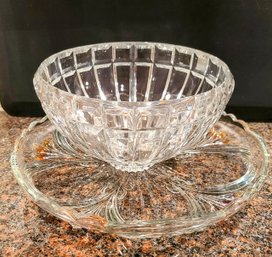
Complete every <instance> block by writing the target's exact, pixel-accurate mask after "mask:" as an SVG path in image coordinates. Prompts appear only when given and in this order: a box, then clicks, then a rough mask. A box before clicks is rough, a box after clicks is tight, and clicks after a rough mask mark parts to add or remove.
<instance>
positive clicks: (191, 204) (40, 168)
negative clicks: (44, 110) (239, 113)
mask: <svg viewBox="0 0 272 257" xmlns="http://www.w3.org/2000/svg"><path fill="white" fill-rule="evenodd" d="M200 145H201V147H197V148H194V149H191V150H188V151H185V152H184V153H183V154H182V155H179V156H177V157H176V158H172V159H170V160H167V161H164V162H162V163H158V164H155V165H154V166H152V167H151V168H149V169H147V170H145V171H140V172H127V171H121V170H117V169H115V168H114V167H112V166H111V165H110V164H108V163H106V162H103V161H100V160H97V159H92V158H90V157H89V156H87V155H85V154H84V153H83V152H81V151H80V150H79V149H77V148H76V147H74V146H73V144H71V143H70V142H69V140H68V139H67V138H65V137H63V136H62V135H61V134H60V133H58V132H56V130H55V128H54V126H53V125H52V124H51V122H50V121H49V120H48V119H47V117H44V118H43V119H40V120H37V121H34V122H32V123H31V124H30V125H29V127H28V128H27V129H25V130H24V131H23V132H22V134H21V136H20V137H19V138H18V139H17V141H16V144H15V149H14V152H13V153H12V156H11V166H12V170H13V173H14V175H15V177H16V179H17V181H18V183H19V184H20V186H21V187H22V188H23V189H24V191H25V192H26V193H27V195H29V196H30V198H31V199H32V200H33V201H34V202H35V203H36V204H37V205H39V206H40V207H41V208H42V209H44V210H46V211H48V212H49V213H51V214H53V215H55V216H56V217H59V218H61V219H63V220H65V221H67V222H69V223H70V224H71V225H72V226H73V227H77V228H78V227H82V228H86V229H90V230H91V231H92V230H95V231H102V232H106V233H116V234H118V235H120V236H124V237H130V238H137V237H148V238H150V237H158V236H161V235H169V236H170V235H178V234H183V233H191V232H194V231H200V230H203V229H205V228H207V227H208V226H210V225H212V224H215V223H216V222H218V221H221V220H223V219H226V218H228V217H229V216H230V215H233V214H234V213H236V212H237V211H238V210H239V209H240V208H242V207H243V206H244V205H245V204H246V203H247V202H248V201H249V200H250V199H251V198H252V197H253V196H254V195H255V194H256V193H257V192H258V191H259V190H260V188H261V187H262V185H263V183H264V180H265V178H266V177H267V174H268V158H269V154H268V150H267V148H266V146H265V143H264V141H263V139H262V138H261V137H260V136H259V135H257V134H256V133H254V132H253V131H251V130H250V129H249V127H248V125H247V124H246V123H245V122H243V121H240V120H237V119H236V118H235V116H234V115H231V114H226V113H225V114H223V116H222V117H221V119H220V120H219V121H218V122H217V123H216V124H215V125H214V127H213V128H212V129H211V130H210V131H209V133H208V134H207V136H206V138H205V143H202V144H200Z"/></svg>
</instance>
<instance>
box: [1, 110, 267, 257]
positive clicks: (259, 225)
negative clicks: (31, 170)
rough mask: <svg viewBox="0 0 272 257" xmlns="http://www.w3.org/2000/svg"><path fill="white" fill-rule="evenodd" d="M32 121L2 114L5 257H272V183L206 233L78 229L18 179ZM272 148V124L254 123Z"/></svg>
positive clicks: (2, 218)
mask: <svg viewBox="0 0 272 257" xmlns="http://www.w3.org/2000/svg"><path fill="white" fill-rule="evenodd" d="M31 120H33V119H31V118H18V117H10V116H8V115H7V114H5V113H4V112H1V111H0V140H1V144H0V178H1V179H0V256H35V257H36V256H79V257H80V256H135V257H136V256H239V257H240V256H241V257H243V256H272V179H271V178H269V179H268V180H267V181H266V183H265V185H264V187H263V189H262V190H261V192H260V193H259V194H258V195H257V196H256V197H255V198H254V199H253V200H252V201H251V202H250V203H249V204H248V205H247V206H246V207H245V208H244V209H242V210H241V211H239V212H238V213H237V214H236V215H234V216H232V217H230V218H229V219H228V220H226V221H223V222H220V223H218V224H217V225H215V226H213V227H210V228H209V229H208V230H206V231H204V232H198V233H193V234H190V235H182V236H175V237H170V238H168V237H161V238H158V239H153V240H149V239H141V240H130V239H124V238H121V237H118V236H116V235H107V234H102V233H92V232H89V231H86V230H82V229H78V230H75V229H72V227H71V226H70V225H69V224H68V223H66V222H64V221H61V220H59V219H57V218H55V217H53V216H52V215H50V214H48V213H46V212H45V211H43V210H41V209H40V208H39V207H37V206H36V205H35V204H34V203H32V202H31V201H30V200H29V199H28V198H27V197H26V195H25V194H24V193H23V192H22V190H21V189H20V187H19V185H18V184H17V182H16V181H15V178H14V177H13V175H12V173H11V170H10V165H9V157H10V153H11V151H12V149H13V144H14V140H15V139H16V137H18V136H19V134H20V132H21V130H22V129H23V128H25V127H27V126H28V124H29V123H30V122H31ZM250 127H251V128H252V129H253V130H255V131H257V132H258V133H259V134H261V135H262V136H263V137H264V138H265V140H266V142H267V144H268V145H269V147H270V149H271V147H272V124H271V123H251V124H250Z"/></svg>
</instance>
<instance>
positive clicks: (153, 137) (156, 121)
mask: <svg viewBox="0 0 272 257" xmlns="http://www.w3.org/2000/svg"><path fill="white" fill-rule="evenodd" d="M33 81H34V86H35V90H36V93H37V95H38V97H39V99H40V101H41V104H42V107H43V109H44V111H45V112H46V114H47V116H48V118H49V119H50V121H51V122H52V123H53V124H54V126H55V128H56V129H57V131H58V137H57V138H58V140H60V141H61V142H62V144H66V143H67V145H68V146H71V145H72V146H73V149H76V151H77V152H81V154H82V155H83V156H85V157H88V156H89V157H90V158H91V157H94V158H97V159H100V160H102V161H105V162H108V163H110V164H111V165H112V166H114V167H115V168H117V169H121V170H123V171H129V172H137V171H142V170H145V169H148V168H149V167H151V166H152V165H154V164H155V163H158V162H161V161H164V160H167V159H169V158H172V157H175V156H177V155H178V154H181V153H182V152H184V151H186V150H188V149H193V148H195V147H197V146H200V145H201V144H205V142H204V141H205V136H206V134H207V133H208V131H209V129H210V128H212V126H213V125H214V124H215V122H216V121H218V119H219V118H220V117H221V115H222V113H223V111H224V109H225V106H226V104H227V102H228V100H229V98H230V96H231V94H232V91H233V88H234V80H233V76H232V74H231V72H230V70H229V68H228V67H227V65H226V64H225V63H224V62H223V61H221V60H220V59H218V58H217V57H215V56H213V55H210V54H207V53H204V52H202V51H199V50H196V49H192V48H188V47H183V46H177V45H171V44H164V43H148V42H117V43H101V44H95V45H88V46H82V47H76V48H72V49H68V50H65V51H62V52H59V53H57V54H54V55H52V56H51V57H49V58H47V59H46V60H45V61H43V62H42V64H41V65H40V67H39V68H38V70H37V72H36V73H35V76H34V80H33Z"/></svg>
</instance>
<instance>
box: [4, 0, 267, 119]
mask: <svg viewBox="0 0 272 257" xmlns="http://www.w3.org/2000/svg"><path fill="white" fill-rule="evenodd" d="M133 40H134V41H155V42H167V43H174V44H180V45H185V46H190V47H193V48H198V49H201V50H203V51H206V52H209V53H212V54H214V55H216V56H218V57H219V58H221V59H222V60H223V61H225V62H226V63H227V64H228V65H229V67H230V69H231V71H232V72H233V75H234V78H235V81H236V87H235V92H234V94H233V97H232V99H231V101H230V103H229V106H228V109H227V111H231V112H234V113H235V114H237V115H238V116H239V117H240V118H243V119H246V120H257V121H258V120H259V121H271V120H272V77H271V75H270V74H271V71H272V1H269V0H258V1H255V0H246V1H242V0H240V1H238V0H228V1H218V0H202V1H171V0H170V1H163V0H157V1H145V0H138V1H105V0H100V1H87V0H86V1H83V0H70V1H68V0H58V1H48V0H47V1H45V0H44V1H41V0H29V1H8V0H0V60H1V64H0V90H1V93H0V95H1V103H2V105H3V108H4V109H5V110H6V111H7V112H8V113H10V114H12V115H23V116H25V115H28V116H33V115H42V109H41V107H40V104H39V102H38V99H37V97H36V95H35V92H34V89H33V84H32V78H33V74H34V72H35V71H36V69H37V67H38V65H39V64H40V62H41V61H42V60H43V59H45V58H46V57H48V56H49V55H51V54H53V53H55V52H57V51H60V50H63V49H66V48H70V47H74V46H80V45H86V44H92V43H97V42H109V41H133Z"/></svg>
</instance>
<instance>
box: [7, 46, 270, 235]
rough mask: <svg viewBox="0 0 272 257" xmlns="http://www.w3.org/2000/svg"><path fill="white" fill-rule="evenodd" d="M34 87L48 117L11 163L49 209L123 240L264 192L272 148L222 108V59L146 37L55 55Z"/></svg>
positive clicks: (199, 219) (226, 87)
mask: <svg viewBox="0 0 272 257" xmlns="http://www.w3.org/2000/svg"><path fill="white" fill-rule="evenodd" d="M34 85H35V89H36V92H37V95H38V97H39V98H40V100H41V103H42V106H43V108H44V110H45V112H46V114H47V117H48V118H47V117H45V118H43V119H42V120H38V121H35V122H33V123H31V124H30V126H29V128H27V129H26V130H24V131H23V132H22V135H21V136H20V137H19V138H18V140H17V141H16V144H15V150H14V152H13V154H12V157H11V164H12V168H13V172H14V174H15V177H16V178H17V180H18V182H19V183H20V185H21V186H22V187H23V189H24V190H25V191H26V192H27V193H28V194H29V195H30V197H31V198H32V199H33V201H34V202H36V203H37V204H38V205H39V206H41V207H42V208H43V209H45V210H47V211H48V212H50V213H52V214H54V215H55V216H57V217H59V218H61V219H64V220H66V221H68V222H69V223H70V224H72V225H73V226H75V227H84V228H87V229H90V230H98V231H102V232H108V233H117V234H119V235H121V236H125V237H155V236H160V235H163V234H168V235H176V234H181V233H189V232H193V231H198V230H202V229H204V228H206V227H207V226H210V225H212V224H214V223H216V222H218V221H220V220H223V219H225V218H226V217H228V216H230V215H231V214H234V213H235V212H237V211H238V210H239V209H240V208H241V207H242V206H243V205H244V204H245V203H246V202H247V201H248V200H249V199H251V198H252V197H253V196H254V194H255V193H256V192H258V190H259V189H260V188H261V186H262V184H263V182H264V179H265V178H266V176H267V171H268V151H267V149H266V147H265V144H264V142H263V140H262V139H261V137H259V136H258V135H256V134H255V133H254V132H252V131H251V130H250V129H249V127H248V126H247V124H246V123H245V122H243V121H239V120H237V119H236V118H235V116H234V115H229V114H226V113H224V109H225V106H226V104H227V102H228V100H229V98H230V96H231V93H232V91H233V87H234V81H233V77H232V75H231V73H230V71H229V69H228V67H227V66H226V64H225V63H224V62H222V61H221V60H219V59H218V58H216V57H214V56H212V55H210V54H207V53H204V52H202V51H199V50H195V49H192V48H187V47H182V46H176V45H169V44H161V43H147V42H120V43H104V44H97V45H89V46H84V47H78V48H73V49H69V50H65V51H63V52H60V53H57V54H55V55H53V56H51V57H49V58H48V59H46V60H45V61H44V62H43V63H42V64H41V65H40V67H39V68H38V70H37V72H36V74H35V76H34Z"/></svg>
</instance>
